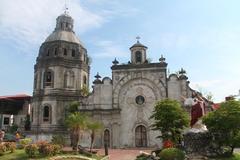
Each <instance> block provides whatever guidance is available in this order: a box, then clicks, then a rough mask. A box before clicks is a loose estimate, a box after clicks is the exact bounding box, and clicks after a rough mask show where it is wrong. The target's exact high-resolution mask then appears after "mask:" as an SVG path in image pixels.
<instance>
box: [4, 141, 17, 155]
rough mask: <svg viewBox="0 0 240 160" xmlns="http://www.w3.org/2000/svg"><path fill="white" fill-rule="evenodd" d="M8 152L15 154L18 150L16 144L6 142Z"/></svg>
mask: <svg viewBox="0 0 240 160" xmlns="http://www.w3.org/2000/svg"><path fill="white" fill-rule="evenodd" d="M4 145H5V147H6V150H7V151H10V152H11V153H13V152H14V151H15V150H16V143H15V142H5V143H4Z"/></svg>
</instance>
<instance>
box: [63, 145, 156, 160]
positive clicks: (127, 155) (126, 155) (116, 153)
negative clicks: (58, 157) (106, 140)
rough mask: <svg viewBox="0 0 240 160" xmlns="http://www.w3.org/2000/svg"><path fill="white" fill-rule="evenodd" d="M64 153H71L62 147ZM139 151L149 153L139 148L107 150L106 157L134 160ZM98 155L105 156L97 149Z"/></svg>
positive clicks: (68, 148) (111, 159) (118, 159)
mask: <svg viewBox="0 0 240 160" xmlns="http://www.w3.org/2000/svg"><path fill="white" fill-rule="evenodd" d="M63 150H65V151H71V150H72V148H71V147H64V149H63ZM140 151H144V152H147V153H151V151H152V150H151V149H148V148H147V149H146V148H143V149H139V148H136V149H135V148H133V149H109V150H108V155H109V157H110V159H109V160H135V158H136V157H137V155H139V154H140ZM97 154H99V155H105V151H104V149H99V150H98V153H97Z"/></svg>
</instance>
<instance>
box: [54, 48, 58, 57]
mask: <svg viewBox="0 0 240 160" xmlns="http://www.w3.org/2000/svg"><path fill="white" fill-rule="evenodd" d="M57 54H58V49H57V48H55V49H54V55H55V56H56V55H57Z"/></svg>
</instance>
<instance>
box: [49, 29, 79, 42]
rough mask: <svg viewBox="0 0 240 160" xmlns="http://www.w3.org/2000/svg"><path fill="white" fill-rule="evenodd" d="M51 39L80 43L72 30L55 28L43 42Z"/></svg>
mask: <svg viewBox="0 0 240 160" xmlns="http://www.w3.org/2000/svg"><path fill="white" fill-rule="evenodd" d="M52 41H67V42H72V43H77V44H80V45H82V42H81V41H80V40H79V38H78V37H77V36H76V35H75V34H74V32H69V31H61V30H57V31H56V30H55V31H54V32H53V33H52V34H50V35H49V36H48V37H47V39H46V40H45V42H52Z"/></svg>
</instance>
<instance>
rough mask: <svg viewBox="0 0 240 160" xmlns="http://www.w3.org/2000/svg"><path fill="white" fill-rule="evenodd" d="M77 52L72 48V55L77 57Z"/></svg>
mask: <svg viewBox="0 0 240 160" xmlns="http://www.w3.org/2000/svg"><path fill="white" fill-rule="evenodd" d="M75 54H76V53H75V50H74V49H73V50H72V57H75Z"/></svg>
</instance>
